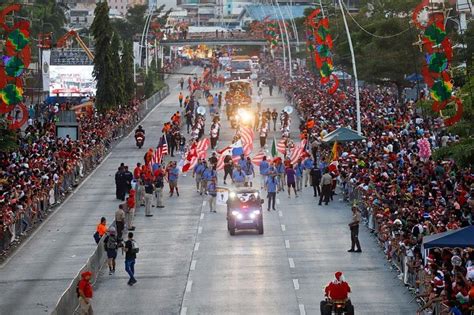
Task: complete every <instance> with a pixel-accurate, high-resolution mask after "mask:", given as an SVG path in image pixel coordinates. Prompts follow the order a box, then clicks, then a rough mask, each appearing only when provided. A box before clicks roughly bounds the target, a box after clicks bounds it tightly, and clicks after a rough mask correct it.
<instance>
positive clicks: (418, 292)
mask: <svg viewBox="0 0 474 315" xmlns="http://www.w3.org/2000/svg"><path fill="white" fill-rule="evenodd" d="M342 193H343V197H344V200H345V201H347V202H349V203H351V204H353V205H356V206H357V207H358V208H359V211H360V213H361V216H362V219H363V223H364V225H365V226H366V227H367V228H368V229H369V230H370V231H371V232H372V233H373V234H374V236H375V237H376V239H377V241H378V243H379V245H380V246H381V247H382V249H383V251H384V253H385V255H386V257H387V261H388V263H389V266H390V269H392V270H394V271H396V272H397V273H398V274H397V277H398V278H399V279H400V280H401V281H402V282H403V283H404V284H405V286H407V288H408V290H409V291H410V292H412V293H413V295H414V297H413V300H415V299H418V300H419V301H420V302H421V304H422V305H424V304H426V303H427V302H428V300H427V297H428V295H429V293H430V292H431V280H432V278H431V277H432V276H430V275H428V274H427V273H426V272H425V270H424V269H423V265H422V264H420V265H419V266H417V265H416V264H414V263H415V259H414V257H412V256H411V255H407V253H406V251H405V250H404V249H403V248H400V247H399V246H398V245H397V244H398V241H397V240H396V239H394V238H392V237H390V236H388V237H385V236H384V235H385V234H386V233H387V231H384V230H383V224H381V223H382V221H381V219H379V218H378V217H377V213H376V210H375V209H374V208H373V207H372V206H371V205H370V204H368V203H367V201H366V200H368V199H367V198H366V197H368V195H367V192H366V191H365V190H364V189H363V188H361V187H357V186H354V184H353V183H351V182H346V183H343V185H342ZM413 300H412V301H413ZM448 313H449V308H448V307H447V306H446V304H444V303H443V301H441V300H435V302H433V304H432V306H431V307H429V308H428V309H426V310H425V311H424V313H422V314H436V315H442V314H448ZM471 315H474V314H473V312H471Z"/></svg>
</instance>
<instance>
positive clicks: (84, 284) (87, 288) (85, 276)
mask: <svg viewBox="0 0 474 315" xmlns="http://www.w3.org/2000/svg"><path fill="white" fill-rule="evenodd" d="M91 277H92V272H90V271H84V272H83V273H82V274H81V280H79V283H78V284H77V291H78V294H79V308H80V310H79V312H80V314H81V315H86V314H93V310H92V296H93V294H94V293H93V289H92V285H91V282H90V281H91Z"/></svg>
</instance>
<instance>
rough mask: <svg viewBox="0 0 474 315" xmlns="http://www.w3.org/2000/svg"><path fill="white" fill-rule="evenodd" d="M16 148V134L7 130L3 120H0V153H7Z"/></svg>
mask: <svg viewBox="0 0 474 315" xmlns="http://www.w3.org/2000/svg"><path fill="white" fill-rule="evenodd" d="M17 148H18V143H17V134H16V132H15V131H13V130H10V129H9V128H8V125H7V122H6V121H5V119H3V118H0V151H2V152H9V151H12V150H15V149H17Z"/></svg>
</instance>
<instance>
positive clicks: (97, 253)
mask: <svg viewBox="0 0 474 315" xmlns="http://www.w3.org/2000/svg"><path fill="white" fill-rule="evenodd" d="M168 95H169V87H168V86H166V87H165V88H164V89H162V90H160V91H158V92H157V93H155V94H154V95H153V96H152V97H150V98H149V99H147V100H145V101H144V102H142V103H141V104H140V106H139V108H140V109H139V117H138V119H137V121H136V122H138V121H139V120H140V119H141V118H143V117H144V116H145V115H146V114H147V113H148V112H149V111H150V110H151V109H153V108H154V107H155V106H156V105H158V103H159V102H161V101H162V100H163V99H164V98H165V97H166V96H168ZM135 125H136V123H135V124H134V125H133V126H132V127H131V128H129V130H128V131H131V130H132V129H134V128H135ZM125 134H127V132H123V133H122V135H125ZM114 224H115V222H114V223H112V225H114ZM104 238H105V237H104V236H103V237H102V239H101V240H100V242H99V244H98V245H97V248H96V249H95V250H94V252H93V253H92V255H91V256H90V257H89V258H88V259H87V263H86V264H85V265H84V266H83V267H82V268H81V270H80V271H79V272H78V273H77V275H76V276H75V277H74V279H73V280H72V281H71V283H70V284H69V286H68V287H67V289H66V290H65V291H64V293H63V294H62V295H61V297H60V298H59V300H58V302H57V304H56V306H55V308H54V310H53V311H52V313H51V314H53V315H61V314H75V312H76V311H77V308H78V305H79V300H78V297H77V292H76V287H77V284H78V282H79V281H80V280H81V273H82V272H84V271H91V272H92V278H91V279H92V283H95V281H96V280H97V276H98V274H99V271H100V270H101V269H102V267H103V266H104V264H105V262H106V260H107V255H106V252H105V249H104V245H103V241H104Z"/></svg>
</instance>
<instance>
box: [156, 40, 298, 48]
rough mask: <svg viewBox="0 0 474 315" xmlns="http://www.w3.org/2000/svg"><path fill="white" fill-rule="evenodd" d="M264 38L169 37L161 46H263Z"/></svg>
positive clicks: (291, 42)
mask: <svg viewBox="0 0 474 315" xmlns="http://www.w3.org/2000/svg"><path fill="white" fill-rule="evenodd" d="M266 44H267V41H266V40H265V39H252V38H246V39H245V38H190V39H170V40H162V41H161V42H160V45H163V46H184V45H207V46H213V45H215V46H237V45H238V46H265V45H266ZM290 45H292V46H296V45H297V42H296V41H291V40H290Z"/></svg>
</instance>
